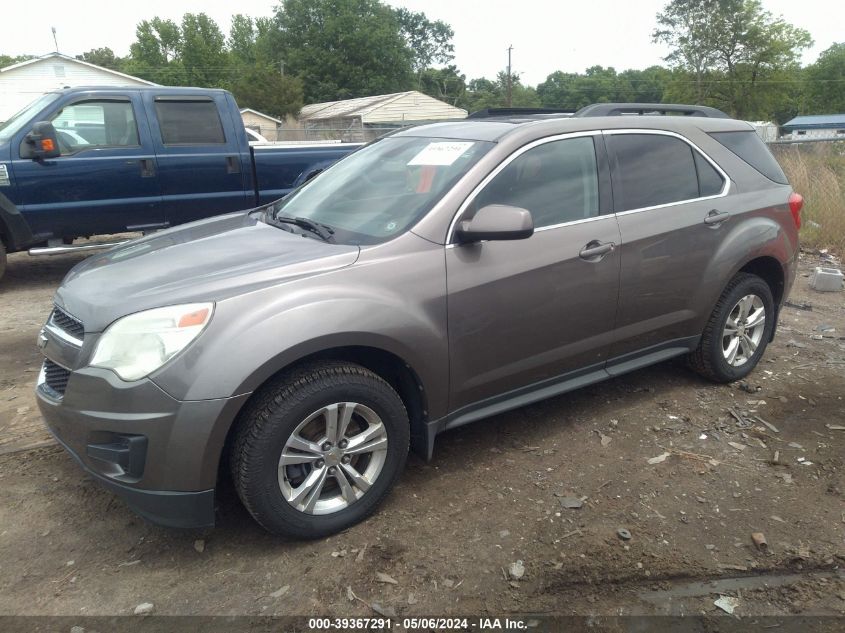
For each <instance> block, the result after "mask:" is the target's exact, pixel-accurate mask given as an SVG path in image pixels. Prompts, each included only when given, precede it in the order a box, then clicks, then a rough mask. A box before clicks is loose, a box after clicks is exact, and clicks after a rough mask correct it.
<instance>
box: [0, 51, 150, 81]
mask: <svg viewBox="0 0 845 633" xmlns="http://www.w3.org/2000/svg"><path fill="white" fill-rule="evenodd" d="M51 59H61V60H63V61H66V62H73V63H74V64H80V65H82V66H87V67H88V68H96V69H97V70H99V71H100V72H104V73H108V74H111V75H114V76H116V77H122V78H124V79H128V80H129V81H131V82H132V83H141V84H146V85H147V86H157V85H158V84H157V83H155V82H152V81H147V80H146V79H141V78H140V77H134V76H132V75H127V74H126V73H121V72H118V71H116V70H112V69H111V68H104V67H103V66H97V64H92V63H90V62H85V61H82V60H81V59H76V58H75V57H71V56H70V55H64V54H62V53H47V54H46V55H42V56H41V57H33V58H32V59H27V60H26V61H23V62H18V63H17V64H12V65H11V66H6V67H5V68H0V73H4V72H7V71H9V70H17V69H18V68H23V67H24V66H29V65H30V64H36V63H38V62H43V61H46V60H51Z"/></svg>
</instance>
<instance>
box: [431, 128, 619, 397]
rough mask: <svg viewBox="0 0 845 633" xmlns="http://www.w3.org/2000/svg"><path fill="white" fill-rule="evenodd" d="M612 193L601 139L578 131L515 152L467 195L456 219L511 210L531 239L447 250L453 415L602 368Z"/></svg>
mask: <svg viewBox="0 0 845 633" xmlns="http://www.w3.org/2000/svg"><path fill="white" fill-rule="evenodd" d="M609 189H610V182H609V176H608V171H607V166H606V156H605V154H604V146H603V143H602V138H601V135H600V134H599V135H596V136H593V135H583V134H581V135H569V136H567V137H556V138H550V139H543V140H541V141H538V142H535V143H532V144H531V145H528V146H526V147H524V148H522V149H521V150H518V151H517V152H516V153H515V154H514V155H513V156H511V157H510V159H508V160H507V161H505V162H504V163H503V164H502V165H501V166H500V167H498V168H497V170H496V171H494V172H493V173H492V174H491V175H490V176H489V177H488V179H487V181H486V182H485V183H483V184H482V186H481V188H480V190H479V191H478V192H477V193H475V194H473V196H471V197H470V200H469V201H468V204H467V205H466V208H465V210H464V211H462V212H461V214H460V219H467V218H468V217H472V215H473V214H474V212H475V211H477V210H478V209H480V208H482V207H484V206H487V205H491V204H506V205H512V206H517V207H521V208H524V209H528V210H529V211H530V212H531V215H532V218H533V220H534V227H535V231H534V234H533V235H532V236H531V237H530V238H528V239H523V240H515V241H487V242H481V243H472V244H450V245H448V246H447V247H446V272H447V283H448V309H449V355H450V378H451V392H452V396H451V401H450V409H452V410H453V411H454V410H456V409H460V408H461V407H464V406H466V405H470V404H472V403H478V402H480V401H482V400H487V399H489V398H491V397H494V396H501V395H502V394H504V393H506V392H513V391H514V390H518V389H521V388H527V389H529V390H530V389H532V388H536V387H538V386H539V385H540V383H542V382H543V381H549V383H550V384H551V383H555V382H557V381H559V380H560V379H562V377H564V375H569V376H571V374H572V372H575V371H583V372H584V373H587V372H589V371H597V370H601V368H602V366H603V364H604V361H605V359H606V357H607V353H608V350H609V348H610V342H611V335H612V330H613V324H614V320H615V316H616V300H617V291H618V286H619V254H618V249H616V248H615V246H616V245H618V243H619V229H618V227H617V223H616V218H615V216H614V215H613V214H612V213H608V212H609V211H610V209H611V205H610V191H609ZM596 247H598V250H599V251H600V252H598V253H597V254H594V255H590V254H589V253H588V252H586V249H588V248H591V249H596ZM512 395H513V394H512Z"/></svg>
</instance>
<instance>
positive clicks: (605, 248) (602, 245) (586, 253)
mask: <svg viewBox="0 0 845 633" xmlns="http://www.w3.org/2000/svg"><path fill="white" fill-rule="evenodd" d="M614 248H616V244H614V243H613V242H600V241H598V240H593V241H592V242H589V243H588V244H587V245H586V246H584V248H582V249H581V252H580V253H578V256H579V257H580V258H581V259H586V260H592V261H598V260H599V259H601V258H602V257H603V256H605V255H607V254H608V253H609V252H611V251H612V250H613V249H614Z"/></svg>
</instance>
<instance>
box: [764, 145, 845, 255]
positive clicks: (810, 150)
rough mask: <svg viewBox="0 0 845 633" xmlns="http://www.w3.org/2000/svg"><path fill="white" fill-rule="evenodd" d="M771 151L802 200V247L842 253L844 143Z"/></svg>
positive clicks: (776, 147)
mask: <svg viewBox="0 0 845 633" xmlns="http://www.w3.org/2000/svg"><path fill="white" fill-rule="evenodd" d="M770 147H771V149H772V153H774V155H775V158H776V159H777V161H778V162H779V163H780V166H781V167H782V168H783V171H784V172H786V176H787V178H789V183H790V184H791V185H792V188H793V189H794V190H795V191H797V192H798V193H800V194H801V195H802V196H804V210H803V211H802V212H801V219H802V223H801V233H800V236H801V244H802V245H803V246H807V247H810V248H829V249H831V250H834V251H836V252H837V253H839V254H842V253H845V143H839V142H833V143H805V144H801V145H798V144H795V145H774V146H770Z"/></svg>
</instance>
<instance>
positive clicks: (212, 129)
mask: <svg viewBox="0 0 845 633" xmlns="http://www.w3.org/2000/svg"><path fill="white" fill-rule="evenodd" d="M155 108H156V117H158V126H159V129H160V130H161V142H162V143H164V144H165V145H223V144H225V143H226V136H225V134H223V124H222V123H221V122H220V114H219V113H218V112H217V105H216V104H215V103H214V101H211V100H208V101H205V100H202V101H200V100H193V101H192V100H185V101H178V100H175V99H166V100H165V99H156V102H155Z"/></svg>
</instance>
